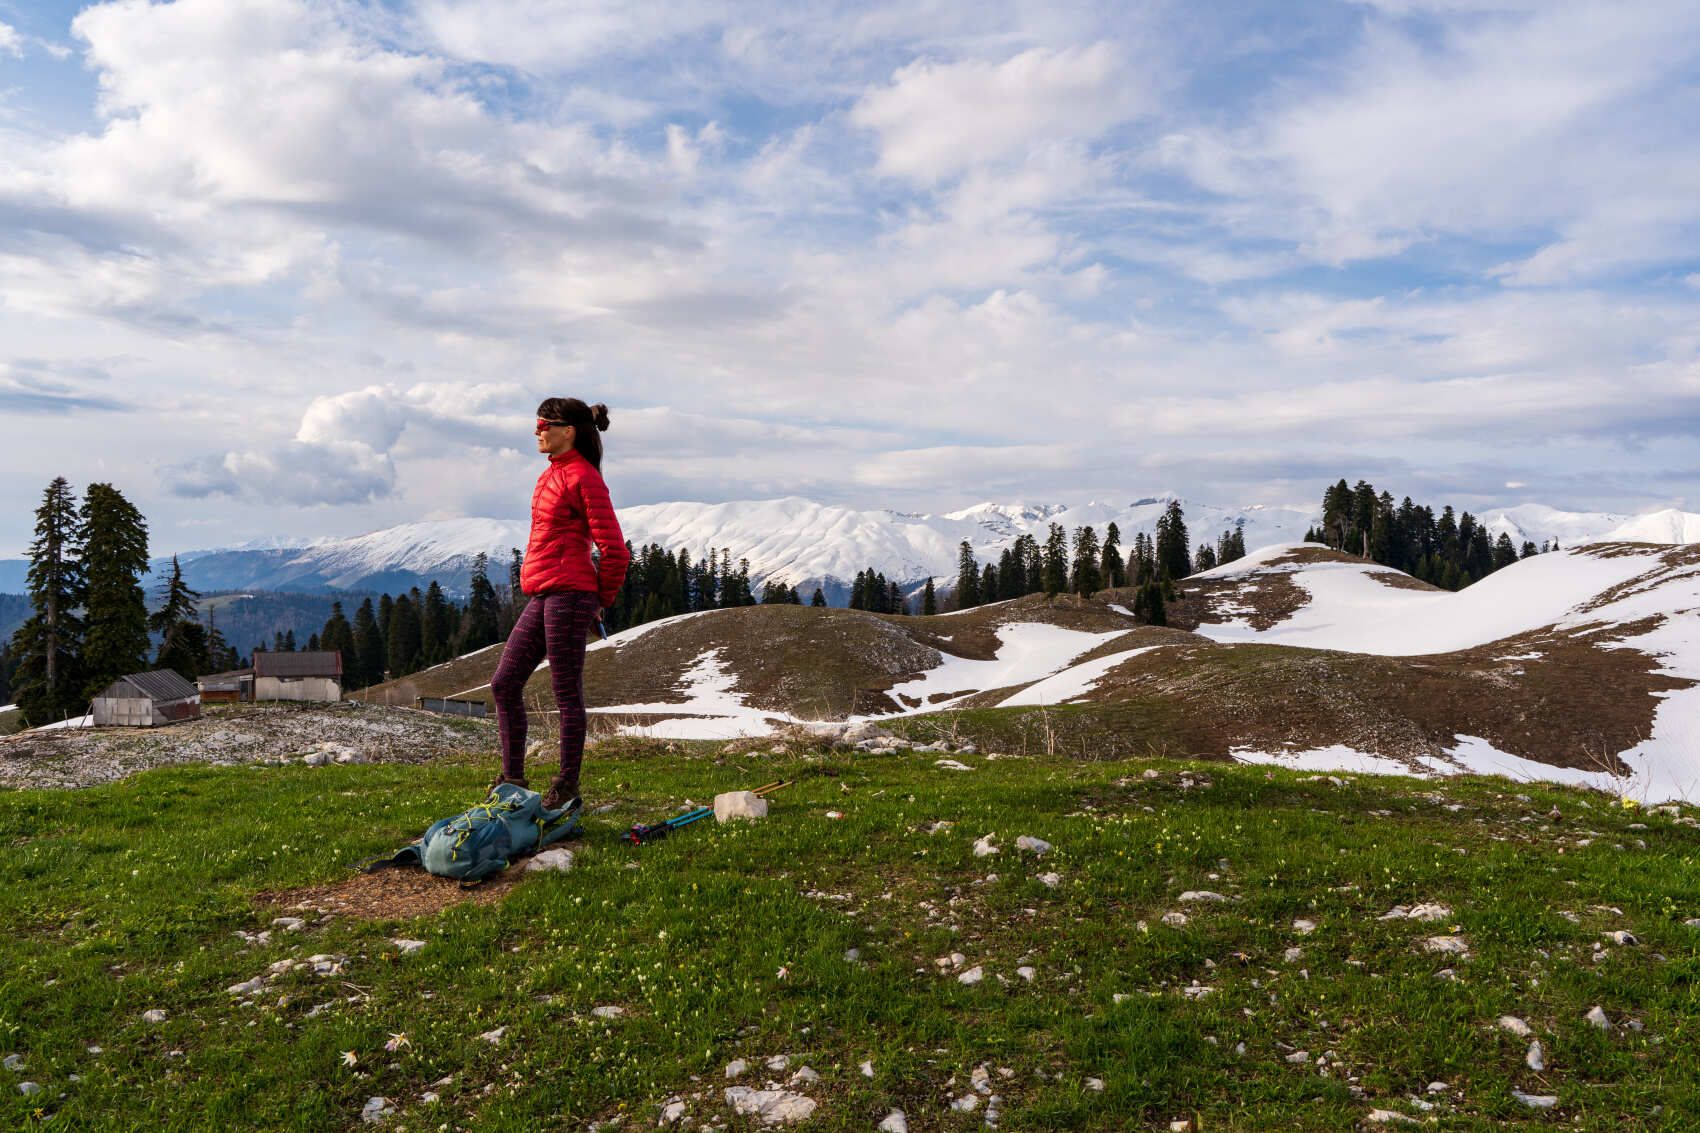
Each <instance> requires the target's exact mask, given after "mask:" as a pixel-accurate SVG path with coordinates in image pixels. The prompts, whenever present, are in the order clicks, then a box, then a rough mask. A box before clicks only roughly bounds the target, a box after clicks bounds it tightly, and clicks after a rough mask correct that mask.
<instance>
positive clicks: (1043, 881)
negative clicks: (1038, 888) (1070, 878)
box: [1039, 873, 1062, 889]
mask: <svg viewBox="0 0 1700 1133" xmlns="http://www.w3.org/2000/svg"><path fill="white" fill-rule="evenodd" d="M1039 884H1040V885H1043V886H1044V887H1045V888H1046V889H1055V888H1056V887H1057V886H1059V885H1061V884H1062V874H1060V873H1041V874H1040V875H1039Z"/></svg>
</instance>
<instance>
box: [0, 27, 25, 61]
mask: <svg viewBox="0 0 1700 1133" xmlns="http://www.w3.org/2000/svg"><path fill="white" fill-rule="evenodd" d="M23 53H24V40H23V37H22V36H21V35H19V34H18V29H17V28H14V27H13V26H12V25H11V24H8V23H5V22H4V21H0V54H4V55H10V56H12V57H13V58H19V57H21V56H22V55H23Z"/></svg>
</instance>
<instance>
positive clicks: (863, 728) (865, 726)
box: [823, 720, 891, 744]
mask: <svg viewBox="0 0 1700 1133" xmlns="http://www.w3.org/2000/svg"><path fill="white" fill-rule="evenodd" d="M826 730H827V729H823V732H824V731H826ZM839 734H840V735H842V736H843V738H844V739H845V740H846V741H848V742H850V743H853V744H854V743H860V742H862V741H863V740H873V739H881V738H884V737H886V736H889V735H891V733H890V732H888V731H886V730H885V729H884V728H882V727H880V726H879V725H878V724H875V723H873V722H871V721H868V720H858V721H856V722H855V723H854V724H850V725H848V726H847V727H845V729H844V730H843V732H842V733H839Z"/></svg>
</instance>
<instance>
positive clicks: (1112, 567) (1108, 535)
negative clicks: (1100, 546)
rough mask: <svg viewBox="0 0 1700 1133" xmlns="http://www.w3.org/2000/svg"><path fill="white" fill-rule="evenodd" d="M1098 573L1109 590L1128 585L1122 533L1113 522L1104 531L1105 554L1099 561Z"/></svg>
mask: <svg viewBox="0 0 1700 1133" xmlns="http://www.w3.org/2000/svg"><path fill="white" fill-rule="evenodd" d="M1098 573H1099V574H1100V575H1102V576H1103V582H1104V586H1105V587H1106V588H1108V589H1111V590H1113V589H1116V588H1117V587H1121V586H1126V585H1127V564H1126V563H1125V562H1124V561H1122V532H1121V528H1119V527H1117V526H1116V524H1115V521H1114V520H1112V521H1111V522H1110V525H1109V526H1108V527H1106V528H1105V529H1104V552H1103V554H1102V555H1101V556H1100V558H1099V561H1098Z"/></svg>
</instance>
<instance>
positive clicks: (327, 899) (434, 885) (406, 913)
mask: <svg viewBox="0 0 1700 1133" xmlns="http://www.w3.org/2000/svg"><path fill="white" fill-rule="evenodd" d="M524 874H525V870H524V865H523V863H515V864H514V865H511V866H509V867H508V868H507V869H505V870H503V871H502V872H501V873H499V874H497V875H496V876H495V877H492V878H490V879H489V880H487V881H485V882H483V883H482V884H479V885H475V886H472V887H471V888H465V889H463V888H461V884H460V882H458V881H454V880H452V879H450V878H447V877H438V876H436V875H435V874H431V873H426V872H425V871H424V870H422V869H386V870H381V871H379V872H378V873H357V874H354V875H353V876H352V877H349V878H348V879H347V880H345V881H338V882H335V883H333V884H330V885H313V886H308V887H307V888H304V889H284V890H280V891H277V892H266V893H260V894H257V895H256V896H255V898H254V900H255V903H256V904H258V905H261V906H263V907H268V908H272V909H278V910H282V911H285V912H312V913H319V914H320V915H322V916H333V917H352V918H354V919H355V920H363V921H400V920H410V919H412V918H414V917H424V916H431V915H432V914H435V913H440V912H442V911H443V910H444V909H446V908H448V907H449V906H451V905H462V904H473V905H492V904H495V903H496V902H497V901H500V900H502V899H503V898H505V897H506V896H507V895H508V893H509V892H511V891H512V890H513V887H514V886H516V885H518V884H519V883H520V880H521V879H522V878H523V877H524Z"/></svg>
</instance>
